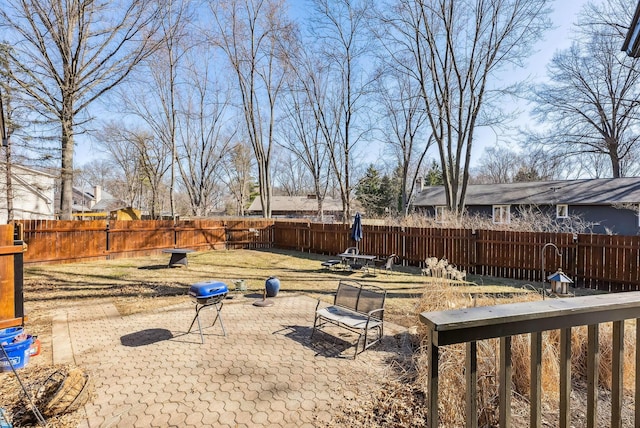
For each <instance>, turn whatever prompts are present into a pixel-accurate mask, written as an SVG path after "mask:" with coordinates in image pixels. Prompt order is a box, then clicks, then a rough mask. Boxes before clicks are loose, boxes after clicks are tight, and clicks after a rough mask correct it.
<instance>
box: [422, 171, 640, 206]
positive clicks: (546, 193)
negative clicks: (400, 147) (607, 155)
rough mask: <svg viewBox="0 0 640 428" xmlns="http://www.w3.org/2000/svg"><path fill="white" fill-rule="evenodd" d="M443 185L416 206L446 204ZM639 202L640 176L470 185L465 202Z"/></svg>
mask: <svg viewBox="0 0 640 428" xmlns="http://www.w3.org/2000/svg"><path fill="white" fill-rule="evenodd" d="M446 203H447V202H446V197H445V193H444V186H428V187H425V188H424V189H423V190H422V191H421V192H419V193H418V194H417V195H416V198H415V201H414V205H415V206H417V207H420V206H439V205H446ZM623 203H633V204H637V203H640V177H625V178H597V179H587V180H556V181H532V182H526V183H505V184H471V185H469V186H467V195H466V197H465V205H467V206H470V205H555V204H569V205H612V204H623Z"/></svg>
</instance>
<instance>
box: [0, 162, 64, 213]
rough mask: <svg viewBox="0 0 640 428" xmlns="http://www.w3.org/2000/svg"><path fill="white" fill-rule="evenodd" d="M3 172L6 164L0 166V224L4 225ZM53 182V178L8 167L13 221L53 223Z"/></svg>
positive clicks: (5, 198)
mask: <svg viewBox="0 0 640 428" xmlns="http://www.w3.org/2000/svg"><path fill="white" fill-rule="evenodd" d="M6 171H7V170H6V164H4V163H0V223H1V224H6V223H7V220H8V212H7V174H6ZM55 179H56V177H55V175H52V174H49V173H46V172H43V171H37V170H35V169H31V168H27V167H25V166H21V165H16V164H12V165H11V187H12V191H13V218H14V219H16V220H35V219H38V220H53V219H55V204H54V191H55V190H54V189H55Z"/></svg>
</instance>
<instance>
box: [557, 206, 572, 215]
mask: <svg viewBox="0 0 640 428" xmlns="http://www.w3.org/2000/svg"><path fill="white" fill-rule="evenodd" d="M556 218H569V205H566V204H561V205H556Z"/></svg>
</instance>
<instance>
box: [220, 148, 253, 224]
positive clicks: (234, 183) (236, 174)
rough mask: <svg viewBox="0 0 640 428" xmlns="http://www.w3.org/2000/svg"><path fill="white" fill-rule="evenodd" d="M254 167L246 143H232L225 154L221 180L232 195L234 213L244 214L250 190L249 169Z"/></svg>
mask: <svg viewBox="0 0 640 428" xmlns="http://www.w3.org/2000/svg"><path fill="white" fill-rule="evenodd" d="M253 168H254V157H253V154H252V150H251V147H250V146H249V144H247V143H242V142H238V143H236V144H234V145H233V146H232V147H231V149H230V150H229V151H228V152H227V153H226V155H225V163H224V164H223V169H224V172H225V173H224V174H223V175H222V177H221V180H222V181H223V182H224V183H225V184H226V186H227V188H228V189H229V191H230V192H231V194H232V195H233V198H234V201H235V203H236V214H237V215H240V216H244V213H245V209H246V208H247V206H246V205H247V203H248V202H249V197H250V196H251V195H250V192H251V180H252V177H251V171H252V170H253Z"/></svg>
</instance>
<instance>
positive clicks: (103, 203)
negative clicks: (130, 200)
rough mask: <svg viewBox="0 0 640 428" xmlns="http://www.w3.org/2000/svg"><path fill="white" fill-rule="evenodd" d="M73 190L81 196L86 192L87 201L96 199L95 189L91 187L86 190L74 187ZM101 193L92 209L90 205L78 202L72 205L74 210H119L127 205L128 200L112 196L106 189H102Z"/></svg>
mask: <svg viewBox="0 0 640 428" xmlns="http://www.w3.org/2000/svg"><path fill="white" fill-rule="evenodd" d="M73 191H74V192H75V193H76V194H77V195H79V196H80V197H82V195H83V194H84V195H85V196H84V197H85V198H86V199H87V201H89V200H95V194H94V189H89V190H86V191H85V190H82V189H79V188H77V187H74V188H73ZM100 193H101V199H100V200H99V201H96V203H95V205H93V206H92V207H91V208H90V209H89V208H88V207H83V206H82V205H77V204H76V205H73V207H72V209H73V211H76V212H80V211H95V212H110V211H115V210H118V209H120V208H125V207H126V206H127V204H126V202H124V201H123V200H121V199H118V198H116V197H114V196H112V195H111V194H110V193H108V192H105V191H104V190H102V191H101V192H100Z"/></svg>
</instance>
